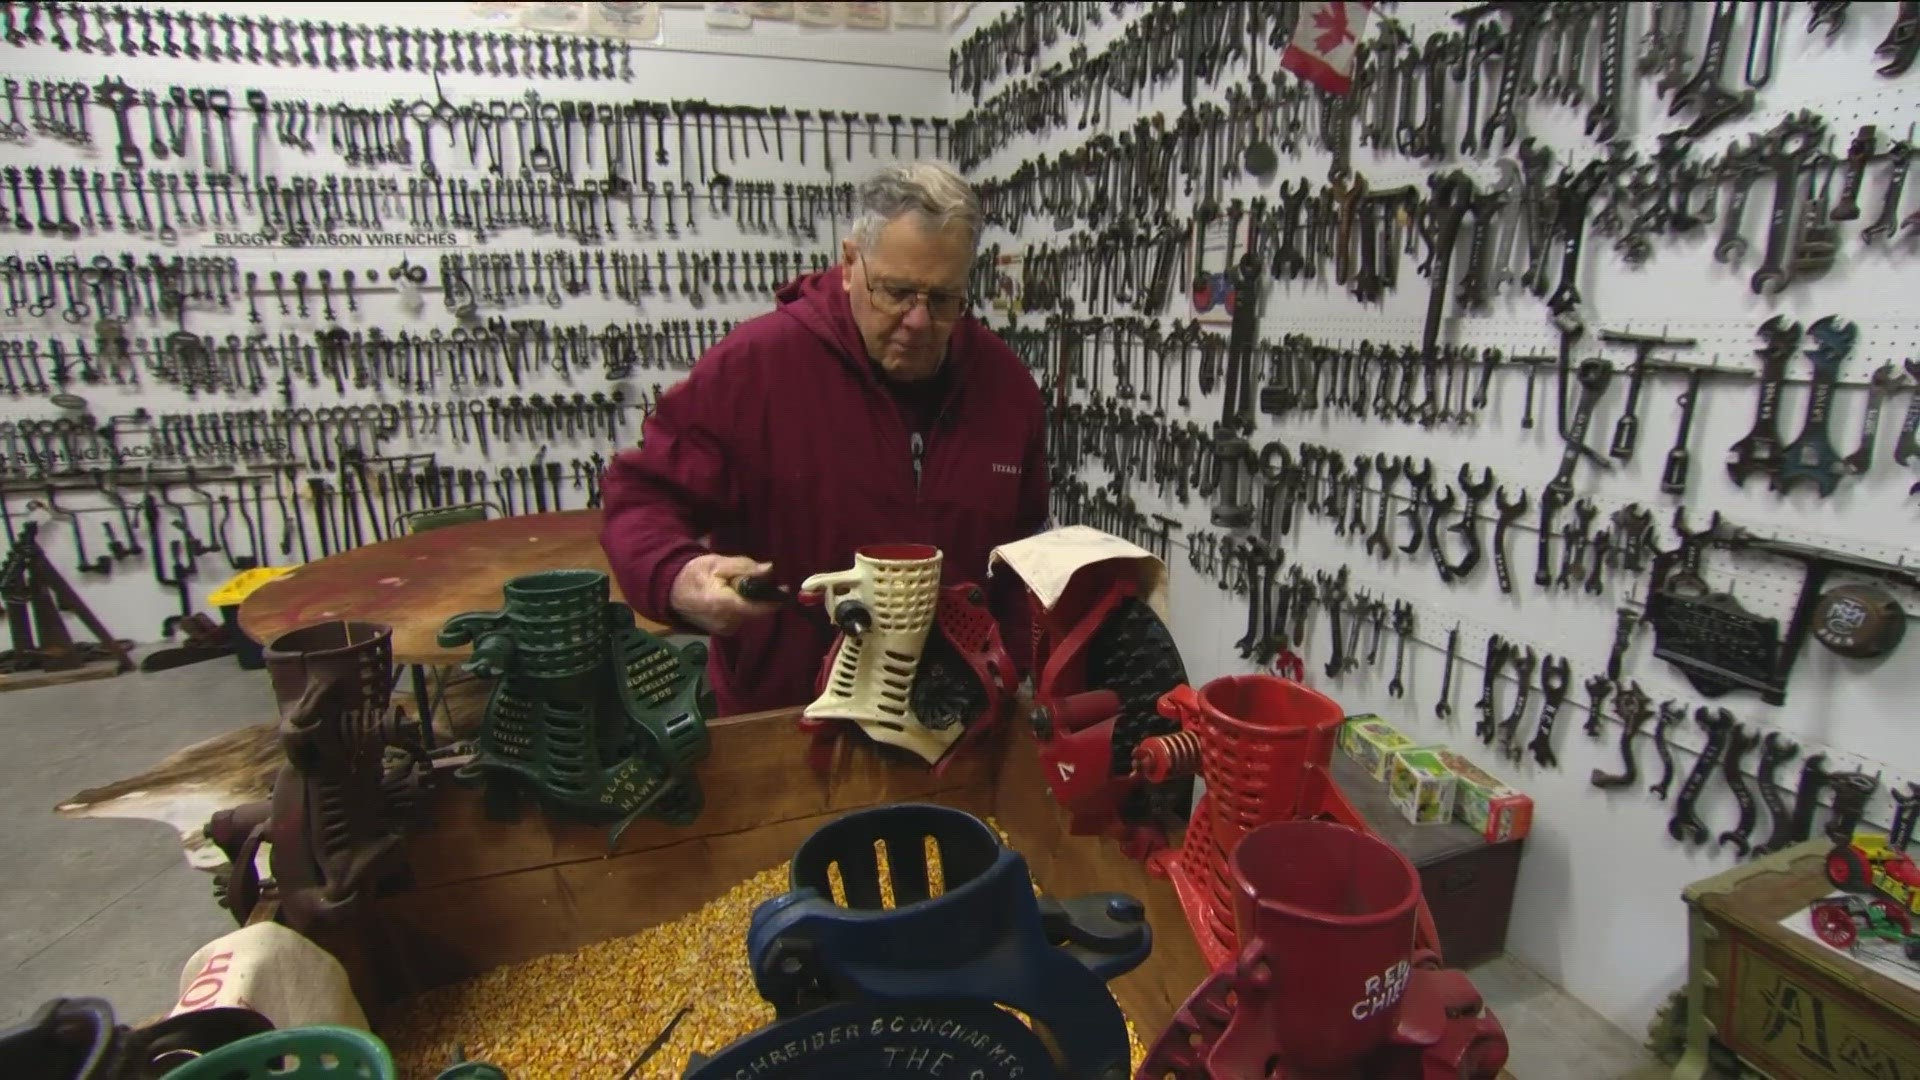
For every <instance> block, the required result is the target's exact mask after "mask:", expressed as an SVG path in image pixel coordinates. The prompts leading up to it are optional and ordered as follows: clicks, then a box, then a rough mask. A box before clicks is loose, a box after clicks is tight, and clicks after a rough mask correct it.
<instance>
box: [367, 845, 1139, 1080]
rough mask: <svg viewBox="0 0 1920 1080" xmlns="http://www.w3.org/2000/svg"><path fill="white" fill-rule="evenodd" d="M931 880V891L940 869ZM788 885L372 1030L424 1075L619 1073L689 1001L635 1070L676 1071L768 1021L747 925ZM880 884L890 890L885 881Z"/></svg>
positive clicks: (541, 1077) (734, 899)
mask: <svg viewBox="0 0 1920 1080" xmlns="http://www.w3.org/2000/svg"><path fill="white" fill-rule="evenodd" d="M988 824H989V825H992V826H993V828H994V831H995V832H998V833H1000V835H1001V838H1002V841H1003V842H1004V841H1005V838H1006V834H1005V833H1004V832H1002V831H1001V830H1000V828H999V826H998V825H997V824H995V823H994V822H993V821H992V820H991V819H989V820H988ZM934 862H935V865H936V867H937V859H936V860H934ZM934 877H935V889H934V895H936V896H938V895H939V894H940V890H939V884H938V881H939V879H938V874H937V869H936V871H935V875H934ZM882 880H883V881H885V880H886V876H885V866H884V864H883V865H882ZM787 883H788V867H787V866H786V865H784V864H783V865H781V866H777V867H774V868H772V869H770V870H765V871H763V872H761V873H758V874H755V875H753V876H752V877H750V878H748V879H746V880H745V881H742V882H741V883H740V884H738V885H736V886H734V887H733V888H732V889H729V890H728V891H727V892H726V893H725V894H724V895H722V896H720V897H718V898H716V899H714V900H713V901H711V902H709V903H708V904H707V905H706V906H704V907H702V908H700V909H699V910H697V911H694V912H693V913H691V914H689V915H686V916H684V917H682V918H680V919H676V920H674V921H673V922H670V923H663V924H661V925H659V926H655V927H650V928H648V929H646V930H642V931H641V932H640V933H638V934H633V935H631V936H629V937H622V938H611V939H608V940H606V941H601V942H596V943H595V944H592V945H589V946H587V947H585V948H582V949H579V950H576V951H574V952H571V953H559V954H555V955H551V956H542V957H537V958H535V959H533V960H529V961H527V962H525V963H522V964H514V965H511V966H507V967H501V968H496V969H494V970H492V971H489V972H487V973H486V974H484V975H480V976H478V977H476V978H473V979H469V980H467V981H466V982H462V983H455V984H452V985H449V986H443V987H440V988H438V989H435V990H430V991H428V992H426V993H424V994H419V995H416V996H415V997H413V998H411V999H409V1000H407V1001H405V1002H403V1003H401V1004H400V1006H399V1007H398V1008H396V1009H394V1010H393V1011H392V1012H391V1013H390V1014H389V1015H387V1016H386V1017H384V1018H382V1020H381V1021H380V1023H378V1024H377V1025H376V1027H375V1030H376V1032H377V1033H378V1034H379V1035H380V1037H381V1038H382V1039H384V1040H385V1041H386V1043H387V1046H388V1047H389V1048H390V1049H391V1050H392V1051H393V1056H394V1061H395V1063H396V1064H397V1065H398V1066H399V1069H400V1075H401V1077H403V1078H404V1080H433V1078H434V1077H436V1076H438V1075H439V1073H440V1072H441V1071H442V1070H443V1069H445V1068H446V1067H447V1066H448V1065H450V1064H452V1063H453V1062H454V1061H455V1060H457V1058H456V1054H457V1053H464V1054H465V1056H466V1058H467V1059H468V1060H477V1061H487V1062H491V1063H492V1064H494V1065H497V1066H499V1067H500V1068H502V1069H504V1070H506V1072H507V1075H509V1076H511V1077H513V1078H514V1080H546V1078H552V1080H580V1078H582V1077H617V1076H619V1075H621V1073H623V1072H625V1071H626V1068H627V1066H629V1065H630V1064H632V1063H633V1060H634V1059H635V1058H637V1057H639V1056H640V1052H641V1050H643V1049H645V1047H646V1045H647V1044H648V1043H649V1042H651V1041H652V1040H653V1038H654V1037H655V1036H656V1035H658V1034H659V1033H660V1031H661V1030H662V1029H663V1028H665V1027H666V1026H667V1023H668V1022H669V1021H671V1020H672V1019H673V1016H674V1014H675V1013H677V1012H679V1011H680V1009H681V1007H682V1006H685V1005H691V1006H693V1011H692V1012H690V1013H688V1014H687V1016H686V1018H685V1019H683V1020H682V1021H681V1022H680V1025H679V1026H678V1027H676V1028H675V1029H674V1031H673V1035H672V1037H671V1039H669V1040H668V1042H667V1044H666V1045H665V1046H664V1047H663V1048H662V1049H661V1051H660V1053H658V1054H656V1055H655V1056H654V1058H653V1060H652V1061H649V1062H647V1064H646V1065H645V1066H644V1067H643V1068H642V1069H641V1071H640V1073H639V1074H638V1076H639V1077H643V1078H658V1080H678V1078H679V1077H680V1076H681V1074H682V1073H684V1072H685V1071H686V1067H687V1059H688V1058H689V1057H690V1056H691V1055H692V1054H694V1053H702V1054H708V1055H711V1054H713V1053H715V1052H717V1051H719V1050H721V1049H722V1048H724V1047H726V1046H727V1045H728V1044H729V1043H731V1042H733V1041H734V1040H735V1039H738V1038H740V1037H741V1036H742V1035H745V1034H748V1033H749V1032H752V1031H756V1030H758V1029H760V1028H762V1027H765V1026H766V1025H768V1024H770V1023H772V1022H773V1020H774V1012H773V1007H772V1006H771V1005H768V1004H767V1003H766V1002H765V1001H764V1000H762V999H761V997H760V995H759V993H758V992H757V991H755V989H754V986H753V975H752V972H751V971H750V970H749V969H748V966H747V949H746V940H747V923H748V921H749V919H750V918H751V917H752V915H753V909H754V908H756V907H758V906H759V905H760V904H761V903H762V902H764V901H766V900H769V899H772V898H773V897H775V896H779V895H780V894H781V893H784V892H786V890H787ZM884 890H885V892H886V893H887V894H888V895H889V896H890V895H891V892H892V883H891V882H890V881H888V882H887V883H886V885H885V886H884ZM1127 1042H1128V1045H1129V1046H1130V1047H1131V1050H1132V1055H1133V1064H1134V1067H1135V1068H1136V1069H1137V1068H1138V1067H1139V1064H1140V1062H1141V1060H1142V1059H1143V1058H1144V1057H1145V1056H1146V1050H1145V1047H1144V1046H1143V1045H1142V1044H1141V1042H1140V1037H1139V1034H1138V1033H1137V1032H1136V1031H1135V1030H1134V1026H1133V1021H1131V1020H1129V1021H1127Z"/></svg>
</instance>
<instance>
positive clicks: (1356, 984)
mask: <svg viewBox="0 0 1920 1080" xmlns="http://www.w3.org/2000/svg"><path fill="white" fill-rule="evenodd" d="M1224 861H1226V862H1228V863H1229V864H1230V866H1231V882H1230V883H1231V886H1232V893H1231V895H1232V897H1233V915H1234V922H1235V938H1236V940H1237V941H1238V942H1239V945H1238V947H1237V950H1236V951H1235V953H1234V954H1233V955H1231V956H1229V957H1227V958H1226V959H1225V960H1223V961H1221V962H1219V963H1216V965H1215V967H1214V972H1213V974H1212V975H1211V976H1210V977H1209V978H1208V979H1207V980H1206V981H1205V982H1203V983H1201V984H1200V987H1199V989H1197V990H1195V991H1194V992H1193V994H1192V995H1191V996H1190V997H1188V998H1187V1001H1186V1004H1185V1005H1184V1006H1182V1008H1181V1010H1180V1012H1179V1013H1178V1014H1176V1015H1175V1017H1174V1019H1173V1022H1172V1023H1171V1024H1169V1025H1168V1026H1167V1029H1166V1030H1165V1031H1164V1032H1162V1033H1161V1035H1160V1038H1159V1040H1158V1041H1157V1042H1155V1043H1154V1044H1153V1045H1152V1047H1151V1048H1150V1049H1149V1050H1148V1051H1147V1058H1146V1063H1145V1065H1144V1066H1142V1068H1141V1070H1140V1072H1139V1073H1138V1075H1140V1076H1151V1077H1156V1078H1159V1077H1179V1078H1183V1080H1184V1078H1195V1080H1204V1078H1215V1077H1218V1078H1221V1080H1225V1078H1228V1077H1236V1078H1237V1077H1250V1076H1263V1077H1281V1078H1288V1077H1295V1078H1303V1080H1304V1078H1306V1077H1328V1076H1356V1077H1357V1076H1367V1077H1386V1078H1401V1077H1404V1078H1408V1080H1412V1078H1415V1077H1420V1078H1429V1080H1433V1078H1443V1077H1472V1078H1485V1080H1491V1078H1492V1077H1495V1076H1497V1075H1499V1073H1500V1071H1501V1069H1502V1067H1503V1066H1504V1065H1505V1064H1506V1061H1507V1039H1506V1034H1505V1032H1504V1031H1503V1030H1502V1028H1501V1026H1500V1021H1499V1019H1498V1018H1497V1017H1495V1016H1494V1015H1493V1012H1492V1010H1491V1009H1489V1008H1488V1007H1487V1006H1486V1003H1485V1002H1484V1001H1483V1000H1482V999H1481V997H1480V994H1479V992H1478V991H1477V990H1476V989H1475V988H1474V986H1473V983H1472V982H1471V981H1469V980H1468V978H1467V976H1466V975H1465V974H1464V973H1463V972H1460V971H1457V970H1450V969H1445V968H1443V967H1442V966H1441V963H1440V958H1439V957H1438V955H1437V954H1435V953H1434V952H1431V951H1429V950H1427V949H1425V948H1422V947H1420V946H1418V945H1416V944H1415V943H1414V942H1415V938H1416V930H1417V925H1416V924H1417V921H1418V920H1417V913H1418V912H1421V911H1424V910H1425V905H1424V902H1423V900H1422V898H1421V893H1420V878H1419V875H1418V874H1417V873H1415V871H1414V869H1413V865H1412V864H1411V863H1409V862H1408V861H1407V859H1406V857H1405V856H1403V855H1401V854H1400V853H1399V852H1398V851H1396V850H1394V849H1393V847H1392V846H1390V845H1388V844H1387V843H1386V842H1385V841H1383V840H1381V839H1380V838H1379V837H1376V836H1374V835H1373V834H1371V833H1368V832H1366V831H1364V830H1362V829H1358V828H1355V827H1353V826H1351V825H1344V824H1341V823H1338V822H1332V821H1305V820H1294V821H1271V822H1268V823H1266V824H1264V825H1262V826H1260V827H1259V828H1257V829H1254V830H1253V831H1252V832H1249V833H1248V834H1247V835H1246V836H1245V837H1244V838H1243V839H1241V840H1240V842H1239V843H1238V844H1237V845H1236V846H1235V847H1234V849H1233V854H1232V855H1231V856H1230V857H1229V858H1227V859H1226V860H1224ZM1330 869H1331V872H1329V870H1330ZM1196 930H1198V928H1197V927H1196Z"/></svg>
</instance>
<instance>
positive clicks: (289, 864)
mask: <svg viewBox="0 0 1920 1080" xmlns="http://www.w3.org/2000/svg"><path fill="white" fill-rule="evenodd" d="M262 656H263V657H264V658H265V660H266V666H267V675H268V677H269V679H270V680H271V682H272V684H273V695H274V698H275V699H276V700H277V701H278V702H279V707H280V731H279V735H280V745H281V747H282V748H283V749H284V750H285V752H286V755H287V763H286V765H284V766H283V767H282V768H281V770H280V773H279V775H278V776H277V777H276V778H275V780H274V783H273V795H272V797H271V799H269V800H268V801H266V802H258V803H249V804H247V805H245V806H240V807H236V808H233V809H231V810H222V811H220V812H218V813H216V814H214V815H213V818H212V820H210V821H209V822H208V823H207V826H206V830H205V831H206V835H207V838H208V839H210V840H212V841H213V842H214V843H215V844H217V845H218V846H219V847H220V849H221V850H222V851H223V852H225V853H226V855H227V858H228V860H229V861H230V862H231V864H232V865H231V866H229V867H228V868H227V870H226V871H225V872H224V873H223V874H221V875H217V876H216V878H215V890H216V892H217V894H218V895H220V897H221V903H222V905H223V906H225V907H226V908H227V909H228V910H229V911H231V912H232V913H233V917H234V919H235V920H236V921H238V922H239V923H241V924H242V925H245V924H246V922H247V919H248V917H249V916H250V915H251V914H252V912H253V908H254V905H255V904H256V903H257V902H258V901H259V899H260V895H261V887H262V882H261V881H260V880H259V877H258V873H257V871H256V869H255V864H254V858H255V855H256V854H257V853H258V851H259V848H260V845H261V844H262V843H265V844H268V845H270V846H271V856H270V858H269V866H270V868H271V870H272V875H273V878H272V880H273V883H274V884H275V885H276V886H277V888H278V894H279V900H280V913H281V919H282V921H284V922H285V923H286V924H287V925H289V926H291V927H293V928H294V929H296V930H307V929H310V928H313V927H323V926H336V925H339V924H341V923H343V922H346V921H347V920H349V919H351V918H352V917H353V916H354V914H355V913H356V912H358V911H359V910H361V909H362V908H363V907H364V906H365V905H366V904H367V903H370V902H371V901H372V900H374V899H375V898H376V897H377V896H378V895H379V893H380V891H381V890H382V889H383V888H386V887H390V886H393V885H396V884H399V883H403V882H404V881H405V877H406V872H407V855H406V846H405V845H406V839H405V827H406V825H407V824H408V821H409V819H410V818H411V817H412V814H413V811H414V809H415V808H416V807H417V806H418V804H419V796H420V794H421V789H422V787H423V786H424V784H425V780H426V776H427V774H428V771H429V766H428V764H427V761H426V755H425V752H424V751H423V750H422V749H421V746H420V741H419V738H418V729H417V728H416V727H414V726H413V725H411V724H408V723H407V722H406V720H405V718H404V716H403V715H402V714H400V713H399V712H397V711H396V710H394V709H393V708H392V707H391V705H390V704H389V696H390V693H391V689H392V685H393V629H392V628H391V627H388V626H383V625H380V624H377V623H356V622H327V623H317V624H314V625H311V626H305V627H301V628H300V629H298V630H294V631H291V632H289V633H286V634H282V635H281V636H280V637H277V638H275V639H273V640H272V641H269V642H268V643H267V645H266V647H265V648H264V649H263V650H262Z"/></svg>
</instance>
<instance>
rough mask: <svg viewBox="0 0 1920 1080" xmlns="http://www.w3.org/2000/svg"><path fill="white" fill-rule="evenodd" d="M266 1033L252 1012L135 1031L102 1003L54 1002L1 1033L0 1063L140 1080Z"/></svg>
mask: <svg viewBox="0 0 1920 1080" xmlns="http://www.w3.org/2000/svg"><path fill="white" fill-rule="evenodd" d="M272 1030H273V1022H272V1021H271V1020H268V1019H267V1018H266V1017H265V1016H262V1015H261V1014H259V1013H257V1012H255V1011H253V1010H252V1009H242V1008H233V1007H227V1006H220V1007H213V1008H205V1009H197V1010H193V1011H189V1012H183V1013H180V1014H179V1015H177V1016H170V1017H167V1018H165V1019H162V1020H156V1021H154V1022H152V1023H149V1024H145V1025H141V1026H138V1027H134V1026H130V1025H127V1024H123V1023H120V1022H118V1021H117V1019H116V1018H115V1016H114V1013H113V1006H112V1005H111V1004H110V1003H108V1002H107V1001H106V1000H105V999H103V998H87V997H63V998H53V999H51V1000H49V1001H46V1002H44V1003H42V1004H41V1005H40V1007H39V1008H37V1009H35V1010H34V1011H33V1014H32V1015H31V1016H30V1017H28V1018H27V1019H25V1020H23V1021H21V1022H20V1023H19V1024H17V1025H15V1026H13V1027H11V1028H4V1029H0V1061H5V1062H7V1069H8V1074H9V1075H13V1076H22V1077H31V1078H34V1080H146V1078H148V1077H157V1076H162V1075H165V1074H167V1073H169V1072H173V1071H175V1070H176V1069H177V1068H178V1067H179V1066H180V1063H181V1062H185V1061H191V1060H194V1059H196V1058H200V1057H203V1056H207V1055H210V1054H212V1053H213V1052H215V1051H217V1050H219V1049H220V1048H221V1047H224V1046H231V1045H236V1044H238V1043H241V1042H244V1041H246V1040H247V1039H249V1038H252V1037H254V1036H257V1035H260V1034H261V1033H263V1032H268V1031H272ZM368 1038H369V1039H371V1036H368Z"/></svg>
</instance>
